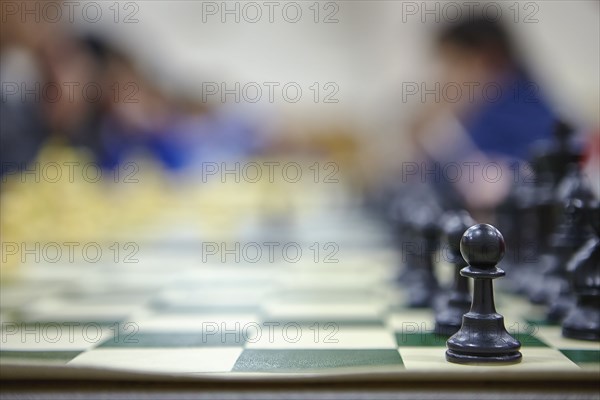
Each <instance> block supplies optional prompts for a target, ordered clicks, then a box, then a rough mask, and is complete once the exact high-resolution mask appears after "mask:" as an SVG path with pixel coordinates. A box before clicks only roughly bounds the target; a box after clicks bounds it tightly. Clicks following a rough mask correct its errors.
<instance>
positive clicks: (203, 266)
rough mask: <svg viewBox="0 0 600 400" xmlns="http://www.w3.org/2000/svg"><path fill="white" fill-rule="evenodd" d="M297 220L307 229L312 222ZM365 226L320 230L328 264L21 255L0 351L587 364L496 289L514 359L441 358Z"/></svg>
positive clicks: (80, 356)
mask: <svg viewBox="0 0 600 400" xmlns="http://www.w3.org/2000/svg"><path fill="white" fill-rule="evenodd" d="M318 218H322V217H318ZM318 218H317V219H318ZM334 222H337V223H340V222H339V221H334ZM332 224H333V222H332ZM315 225H319V224H317V223H315ZM320 226H323V225H322V223H321V224H320ZM328 226H331V225H328ZM357 226H360V227H363V229H361V232H358V233H357V232H356V227H357ZM305 229H307V230H308V231H307V232H304V233H305V235H306V236H310V231H312V230H313V229H316V228H314V226H312V225H310V224H309V225H308V226H306V227H305ZM375 231H376V227H372V226H371V225H369V223H368V222H367V221H365V220H363V219H360V218H358V217H357V218H356V219H355V220H348V221H345V224H341V223H340V229H337V230H336V229H331V230H330V231H325V230H322V231H321V233H320V235H321V236H322V237H323V238H324V239H325V240H328V239H329V238H331V239H332V240H334V241H336V242H337V243H339V244H340V252H339V254H338V257H337V258H338V259H339V262H338V263H322V262H321V263H314V262H312V261H311V260H308V259H303V260H302V261H301V262H298V263H286V262H285V261H283V260H278V261H277V262H274V263H266V264H250V263H240V264H235V263H215V262H213V263H203V262H202V260H201V259H200V255H199V254H198V252H197V251H195V249H194V248H181V247H170V246H161V247H157V246H153V245H152V244H146V245H142V246H141V250H140V253H139V256H138V258H139V259H140V263H138V264H124V263H122V264H117V265H96V264H86V265H79V264H64V265H57V264H52V265H50V264H47V265H46V264H36V265H24V266H22V268H20V269H19V271H18V275H19V276H18V277H16V278H13V279H10V280H7V279H4V280H3V283H4V284H5V286H4V287H3V288H2V299H1V300H2V301H1V307H2V308H1V310H0V311H1V312H0V316H1V320H2V342H1V351H0V362H1V363H2V364H3V365H4V366H8V365H14V364H22V365H36V366H39V365H44V366H53V365H67V366H72V367H78V368H86V367H93V368H101V369H117V370H124V371H135V372H151V373H159V374H168V375H173V374H186V375H189V374H194V375H198V376H202V377H210V376H220V375H223V374H225V375H233V374H238V375H239V374H252V376H254V377H256V379H261V378H264V377H269V376H273V375H274V374H282V373H287V374H297V375H302V374H306V373H318V374H331V373H334V374H340V373H342V374H343V373H344V372H346V371H352V372H354V373H355V372H363V373H370V372H382V371H383V372H389V373H396V374H398V377H399V379H400V378H401V377H402V376H403V374H404V375H406V372H423V376H427V374H426V373H427V372H431V371H442V372H444V371H452V372H453V373H457V374H459V375H460V373H461V372H462V373H464V375H463V376H464V378H465V379H473V373H474V372H476V373H477V375H478V376H483V377H484V378H486V379H494V378H495V377H498V376H499V375H501V374H498V371H499V370H514V371H523V372H524V373H526V372H527V371H533V372H540V371H542V372H544V371H548V372H549V373H553V374H556V376H558V377H560V376H561V374H563V373H565V372H573V373H581V374H585V373H586V371H588V370H592V371H600V344H598V343H592V342H584V341H576V340H569V339H565V338H562V337H561V335H560V327H558V326H550V325H538V324H534V323H531V322H527V321H532V320H535V319H536V318H539V317H540V316H541V315H542V314H541V310H539V309H536V308H534V307H533V306H531V305H529V303H527V302H526V301H524V300H523V299H520V298H512V297H509V296H507V295H503V294H498V295H497V303H498V304H497V307H498V310H499V312H501V313H502V314H504V315H505V318H506V326H507V329H508V330H509V331H511V333H513V334H515V335H516V336H517V337H518V338H519V339H520V340H521V341H522V343H523V347H522V353H523V362H522V363H520V364H516V365H506V366H464V365H456V364H451V363H448V362H446V361H445V358H444V352H445V349H446V347H445V341H446V339H447V338H445V337H440V336H437V335H435V334H433V333H431V331H432V329H433V314H432V312H431V311H429V310H422V311H418V310H410V309H406V308H404V306H403V304H405V299H404V292H403V291H402V289H399V288H398V287H397V286H396V285H395V284H394V277H395V274H396V271H397V266H398V265H399V264H400V260H399V257H398V255H397V254H396V253H395V252H394V251H393V249H392V247H391V246H390V245H389V244H386V242H385V241H375V240H373V237H374V235H375V233H374V232H375ZM300 236H301V235H300ZM361 243H368V245H363V246H361ZM524 316H527V320H525V319H524Z"/></svg>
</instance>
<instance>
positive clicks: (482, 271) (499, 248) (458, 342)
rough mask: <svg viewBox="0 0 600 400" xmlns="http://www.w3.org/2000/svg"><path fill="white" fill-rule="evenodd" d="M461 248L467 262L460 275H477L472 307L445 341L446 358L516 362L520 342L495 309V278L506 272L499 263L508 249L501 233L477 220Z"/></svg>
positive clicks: (457, 360) (519, 354)
mask: <svg viewBox="0 0 600 400" xmlns="http://www.w3.org/2000/svg"><path fill="white" fill-rule="evenodd" d="M460 251H461V253H462V256H463V258H464V259H465V260H466V261H467V263H468V265H467V266H466V267H465V268H463V269H462V270H461V275H462V276H466V277H469V278H473V279H474V281H475V282H474V289H473V302H472V304H471V309H470V311H469V312H468V313H466V314H465V315H464V316H463V321H462V326H461V328H460V330H459V331H458V332H457V333H456V334H454V335H453V336H452V337H450V339H448V341H447V342H446V345H447V347H448V350H447V351H446V360H448V361H450V362H454V363H460V364H467V363H516V362H520V361H521V358H522V355H521V353H520V352H519V349H520V348H521V343H520V342H519V341H518V340H517V339H515V338H513V337H512V336H511V335H510V334H509V333H508V332H507V331H506V328H505V327H504V317H503V316H502V315H500V314H498V313H497V312H496V307H495V305H494V289H493V285H492V280H493V279H496V278H500V277H502V276H504V271H503V270H501V269H500V268H498V267H497V264H498V263H499V262H500V260H501V259H502V257H503V256H504V252H505V242H504V238H503V237H502V234H501V233H500V232H499V231H498V230H497V229H496V228H494V227H493V226H491V225H488V224H477V225H474V226H472V227H470V228H469V229H467V231H466V232H465V233H464V234H463V237H462V239H461V242H460Z"/></svg>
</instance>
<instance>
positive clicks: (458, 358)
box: [446, 350, 523, 364]
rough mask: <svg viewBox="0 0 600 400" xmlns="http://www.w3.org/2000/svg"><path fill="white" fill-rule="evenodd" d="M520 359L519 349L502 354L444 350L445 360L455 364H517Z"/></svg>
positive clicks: (521, 357) (521, 356)
mask: <svg viewBox="0 0 600 400" xmlns="http://www.w3.org/2000/svg"><path fill="white" fill-rule="evenodd" d="M522 359H523V355H522V354H521V352H519V351H515V352H514V353H507V354H502V355H474V354H461V353H457V352H455V351H452V350H446V360H447V361H449V362H452V363H455V364H517V363H519V362H521V360H522Z"/></svg>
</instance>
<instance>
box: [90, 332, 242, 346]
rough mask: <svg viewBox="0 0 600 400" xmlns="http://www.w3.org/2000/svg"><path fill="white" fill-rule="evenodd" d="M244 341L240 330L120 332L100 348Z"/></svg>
mask: <svg viewBox="0 0 600 400" xmlns="http://www.w3.org/2000/svg"><path fill="white" fill-rule="evenodd" d="M245 342H246V340H245V337H244V335H243V334H242V332H235V333H234V332H232V333H227V334H203V333H202V332H194V333H175V332H160V333H137V332H136V333H130V334H120V335H116V336H114V337H111V338H110V339H108V340H106V341H105V342H103V343H102V344H101V345H100V346H98V347H100V348H114V347H120V348H148V347H154V348H156V347H219V346H220V347H236V346H240V347H241V346H243V345H244V343H245Z"/></svg>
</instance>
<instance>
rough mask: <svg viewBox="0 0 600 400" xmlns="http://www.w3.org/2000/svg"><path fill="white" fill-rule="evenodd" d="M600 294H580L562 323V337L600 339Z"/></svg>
mask: <svg viewBox="0 0 600 400" xmlns="http://www.w3.org/2000/svg"><path fill="white" fill-rule="evenodd" d="M599 297H600V296H581V297H580V298H579V300H578V302H577V305H576V306H575V307H574V308H573V309H571V312H570V313H569V315H568V316H567V318H565V320H564V321H563V323H562V334H563V336H564V337H568V338H571V339H580V340H593V341H600V298H599Z"/></svg>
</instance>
